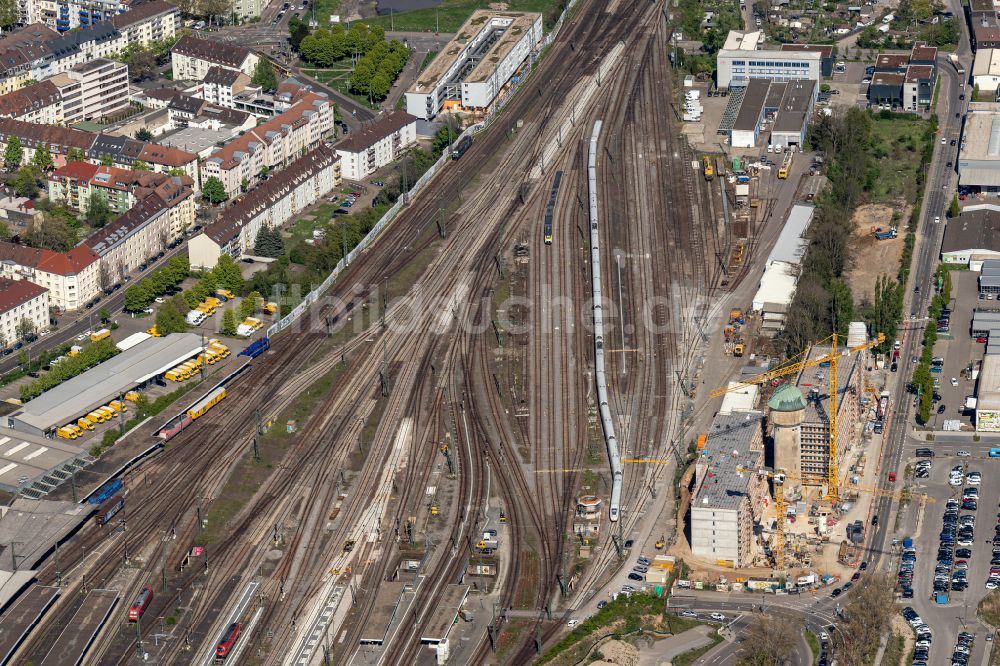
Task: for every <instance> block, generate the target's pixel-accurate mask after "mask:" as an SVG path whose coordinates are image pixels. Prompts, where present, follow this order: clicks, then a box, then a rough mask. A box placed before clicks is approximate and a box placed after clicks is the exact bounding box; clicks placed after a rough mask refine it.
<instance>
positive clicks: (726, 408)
mask: <svg viewBox="0 0 1000 666" xmlns="http://www.w3.org/2000/svg"><path fill="white" fill-rule="evenodd" d="M759 397H760V385H758V384H742V383H741V382H729V392H728V393H726V394H725V395H724V396H722V406H721V407H719V414H723V415H727V414H732V413H733V412H749V411H752V410H754V409H756V407H757V399H758V398H759Z"/></svg>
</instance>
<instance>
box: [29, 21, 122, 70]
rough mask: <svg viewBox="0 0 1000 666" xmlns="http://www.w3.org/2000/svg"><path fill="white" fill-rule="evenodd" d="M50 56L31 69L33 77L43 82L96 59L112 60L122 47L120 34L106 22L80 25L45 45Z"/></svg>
mask: <svg viewBox="0 0 1000 666" xmlns="http://www.w3.org/2000/svg"><path fill="white" fill-rule="evenodd" d="M46 46H47V48H48V49H49V52H50V54H49V56H48V57H47V58H45V59H44V60H43V61H42V62H39V63H37V64H36V66H34V67H33V68H32V71H31V74H32V78H33V79H35V80H36V81H42V80H44V79H47V78H49V77H50V76H52V75H54V74H59V73H60V72H67V71H69V70H71V69H73V68H74V67H76V66H77V65H82V64H84V63H87V62H90V61H91V60H94V59H96V58H109V59H110V58H112V57H113V56H114V55H115V54H117V53H118V52H119V51H121V50H122V49H124V48H125V40H124V38H123V37H122V35H121V33H120V32H118V31H117V30H116V29H115V26H113V25H112V24H111V23H110V22H108V21H102V22H100V23H95V24H94V25H90V26H82V27H80V28H76V29H74V30H73V31H72V32H67V33H63V34H62V35H60V36H59V37H58V38H56V39H53V40H51V41H49V42H47V43H46Z"/></svg>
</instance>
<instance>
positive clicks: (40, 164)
mask: <svg viewBox="0 0 1000 666" xmlns="http://www.w3.org/2000/svg"><path fill="white" fill-rule="evenodd" d="M31 164H32V166H34V167H35V168H36V169H38V170H39V171H41V172H43V173H44V172H46V171H48V170H49V169H51V168H52V167H53V162H52V152H51V151H50V150H49V147H48V145H47V144H43V143H40V144H38V145H37V146H35V155H34V157H32V158H31Z"/></svg>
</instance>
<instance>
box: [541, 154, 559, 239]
mask: <svg viewBox="0 0 1000 666" xmlns="http://www.w3.org/2000/svg"><path fill="white" fill-rule="evenodd" d="M562 175H563V172H562V171H556V175H555V178H553V180H552V191H551V192H550V193H549V205H548V206H547V207H546V208H545V232H544V233H545V244H546V245H552V215H553V213H554V212H555V209H556V198H558V196H559V183H561V182H562Z"/></svg>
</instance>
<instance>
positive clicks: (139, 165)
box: [132, 160, 150, 171]
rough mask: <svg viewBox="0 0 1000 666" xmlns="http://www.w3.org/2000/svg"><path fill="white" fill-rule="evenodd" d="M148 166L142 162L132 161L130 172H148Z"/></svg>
mask: <svg viewBox="0 0 1000 666" xmlns="http://www.w3.org/2000/svg"><path fill="white" fill-rule="evenodd" d="M149 170H150V169H149V165H148V164H146V163H145V162H143V161H142V160H132V171H149Z"/></svg>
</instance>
